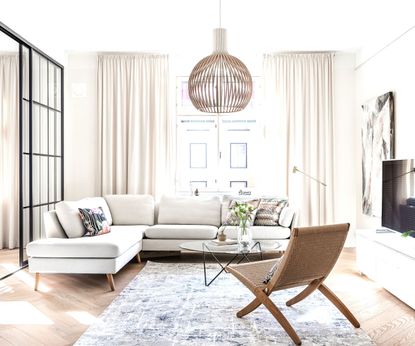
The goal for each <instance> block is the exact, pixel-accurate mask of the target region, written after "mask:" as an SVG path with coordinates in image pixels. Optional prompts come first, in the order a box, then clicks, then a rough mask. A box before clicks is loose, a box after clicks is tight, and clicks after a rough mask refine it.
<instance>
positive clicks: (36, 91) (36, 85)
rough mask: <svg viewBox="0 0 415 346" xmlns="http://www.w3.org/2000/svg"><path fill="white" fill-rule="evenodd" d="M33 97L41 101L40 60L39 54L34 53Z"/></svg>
mask: <svg viewBox="0 0 415 346" xmlns="http://www.w3.org/2000/svg"><path fill="white" fill-rule="evenodd" d="M32 88H33V89H32V98H33V100H34V101H37V102H40V61H39V54H37V53H35V52H33V53H32Z"/></svg>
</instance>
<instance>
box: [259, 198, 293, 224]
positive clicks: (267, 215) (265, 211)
mask: <svg viewBox="0 0 415 346" xmlns="http://www.w3.org/2000/svg"><path fill="white" fill-rule="evenodd" d="M287 205H288V201H287V200H286V199H280V198H261V200H260V202H259V206H258V210H257V213H256V217H255V223H254V224H255V226H278V220H279V218H280V214H281V211H282V209H283V208H284V207H286V206H287Z"/></svg>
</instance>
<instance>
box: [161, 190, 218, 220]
mask: <svg viewBox="0 0 415 346" xmlns="http://www.w3.org/2000/svg"><path fill="white" fill-rule="evenodd" d="M158 209H159V210H158V220H157V222H158V223H159V224H179V225H186V224H187V225H212V226H217V227H219V226H220V224H221V219H220V215H221V211H220V209H221V202H220V199H219V197H218V196H212V197H204V196H197V197H195V196H183V197H182V196H174V197H171V196H162V197H161V199H160V203H159V207H158Z"/></svg>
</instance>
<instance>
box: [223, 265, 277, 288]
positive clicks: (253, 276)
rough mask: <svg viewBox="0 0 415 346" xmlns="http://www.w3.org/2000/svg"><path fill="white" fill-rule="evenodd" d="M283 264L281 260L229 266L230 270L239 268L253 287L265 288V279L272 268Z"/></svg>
mask: <svg viewBox="0 0 415 346" xmlns="http://www.w3.org/2000/svg"><path fill="white" fill-rule="evenodd" d="M277 262H281V260H280V259H271V260H265V261H259V262H250V263H244V264H238V265H235V266H229V267H230V268H238V272H239V273H240V274H241V275H242V276H244V277H245V278H246V280H248V281H249V282H250V283H251V285H252V286H255V287H261V288H263V287H265V286H266V284H264V279H265V277H266V276H267V274H268V272H269V271H270V270H271V268H272V266H273V265H274V264H275V263H277Z"/></svg>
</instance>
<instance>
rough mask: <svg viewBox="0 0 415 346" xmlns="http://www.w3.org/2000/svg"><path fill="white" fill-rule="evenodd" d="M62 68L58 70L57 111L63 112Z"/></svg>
mask: <svg viewBox="0 0 415 346" xmlns="http://www.w3.org/2000/svg"><path fill="white" fill-rule="evenodd" d="M61 73H62V69H61V68H56V109H58V110H61V107H62V105H61V103H62V100H61Z"/></svg>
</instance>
